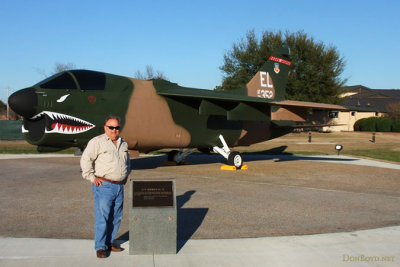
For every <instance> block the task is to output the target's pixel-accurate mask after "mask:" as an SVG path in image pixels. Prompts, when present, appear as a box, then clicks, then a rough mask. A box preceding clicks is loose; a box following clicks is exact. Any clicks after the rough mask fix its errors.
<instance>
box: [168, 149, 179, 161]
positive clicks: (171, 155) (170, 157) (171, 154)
mask: <svg viewBox="0 0 400 267" xmlns="http://www.w3.org/2000/svg"><path fill="white" fill-rule="evenodd" d="M178 153H179V151H178V150H171V151H170V152H168V154H167V157H168V161H175V162H176V163H179V162H177V161H176V160H175V157H176V155H178Z"/></svg>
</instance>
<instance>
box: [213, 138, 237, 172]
mask: <svg viewBox="0 0 400 267" xmlns="http://www.w3.org/2000/svg"><path fill="white" fill-rule="evenodd" d="M219 139H220V140H221V143H222V147H218V146H214V147H213V150H214V152H216V153H218V154H221V155H222V156H223V157H224V158H225V159H226V160H227V163H228V165H231V166H235V167H236V169H240V168H241V167H242V166H243V158H242V155H241V154H240V153H239V152H237V151H231V150H230V149H229V147H228V145H227V144H226V142H225V139H224V137H223V136H222V135H220V136H219Z"/></svg>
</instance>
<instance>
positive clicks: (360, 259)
mask: <svg viewBox="0 0 400 267" xmlns="http://www.w3.org/2000/svg"><path fill="white" fill-rule="evenodd" d="M399 240H400V226H397V227H386V228H380V229H372V230H362V231H355V232H349V233H334V234H320V235H306V236H283V237H263V238H248V239H197V240H189V241H188V242H187V243H186V244H185V245H184V246H183V248H182V249H181V250H180V251H179V252H178V253H177V254H176V255H129V242H125V243H123V244H122V247H124V248H125V251H123V252H121V253H112V254H111V255H110V256H109V257H108V258H107V259H97V258H96V256H95V252H94V250H93V240H71V239H36V238H0V247H1V249H0V266H57V267H62V266H241V267H242V266H399V265H400V242H399Z"/></svg>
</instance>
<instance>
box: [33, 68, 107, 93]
mask: <svg viewBox="0 0 400 267" xmlns="http://www.w3.org/2000/svg"><path fill="white" fill-rule="evenodd" d="M105 85H106V75H105V74H104V73H102V72H97V71H90V70H70V71H64V72H60V73H57V74H55V75H53V76H51V77H49V78H47V79H45V80H43V81H41V82H39V83H38V84H36V85H35V86H38V87H40V88H42V89H62V90H77V89H80V90H104V88H105Z"/></svg>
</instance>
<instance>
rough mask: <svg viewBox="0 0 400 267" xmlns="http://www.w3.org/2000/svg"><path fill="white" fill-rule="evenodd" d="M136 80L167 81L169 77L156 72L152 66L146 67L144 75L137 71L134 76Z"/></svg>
mask: <svg viewBox="0 0 400 267" xmlns="http://www.w3.org/2000/svg"><path fill="white" fill-rule="evenodd" d="M134 78H137V79H141V80H153V79H163V80H167V77H166V76H165V75H164V73H162V72H161V71H159V70H157V71H155V70H154V68H153V67H152V66H150V65H146V71H145V72H144V73H142V72H141V71H140V70H137V71H136V72H135V74H134Z"/></svg>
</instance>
